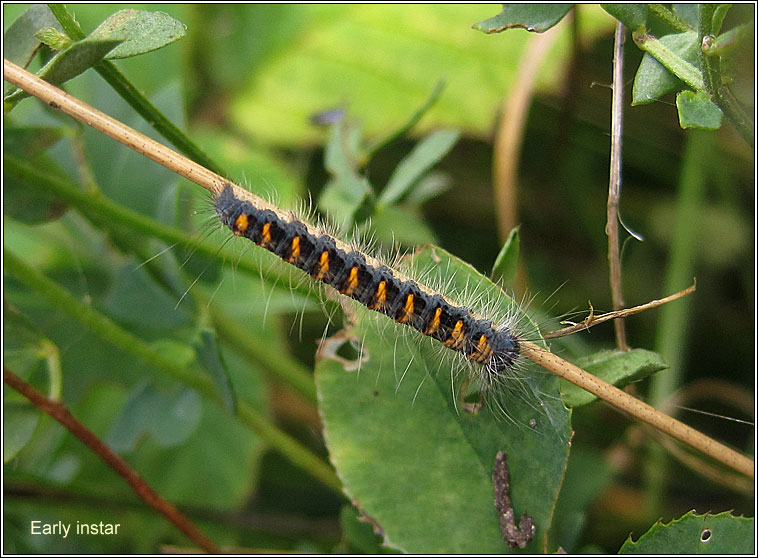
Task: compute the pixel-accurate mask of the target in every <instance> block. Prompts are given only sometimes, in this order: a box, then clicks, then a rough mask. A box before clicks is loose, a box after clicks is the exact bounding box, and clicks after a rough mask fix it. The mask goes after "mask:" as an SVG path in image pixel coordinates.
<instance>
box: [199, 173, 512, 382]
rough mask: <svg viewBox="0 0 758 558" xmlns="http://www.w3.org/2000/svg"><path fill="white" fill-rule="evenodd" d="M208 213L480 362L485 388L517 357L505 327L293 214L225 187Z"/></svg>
mask: <svg viewBox="0 0 758 558" xmlns="http://www.w3.org/2000/svg"><path fill="white" fill-rule="evenodd" d="M256 205H261V207H256ZM214 209H215V211H216V213H217V215H218V217H219V219H220V220H221V223H222V224H223V225H224V226H226V227H227V228H229V229H230V230H231V231H232V232H233V233H234V235H236V236H239V237H244V238H247V239H248V240H251V241H252V242H254V243H255V244H256V245H258V246H260V247H262V248H265V249H267V250H269V251H270V252H272V253H274V254H275V255H277V256H278V257H279V258H281V259H282V260H283V261H285V262H287V263H289V264H291V265H293V266H295V267H297V268H298V269H300V270H302V271H303V272H305V273H307V274H308V275H310V276H311V277H313V278H314V279H315V280H317V281H319V282H321V283H323V284H325V285H328V286H330V287H332V288H334V289H335V290H336V291H337V292H339V293H340V294H342V295H344V296H346V297H349V298H351V299H353V300H356V301H357V302H359V303H360V304H362V305H364V306H366V307H367V308H369V309H370V310H374V311H376V312H379V313H381V314H383V315H385V316H388V317H389V318H391V319H393V320H394V321H396V322H398V323H401V324H405V325H407V326H409V327H411V328H413V329H415V330H417V331H419V332H420V333H422V334H423V335H426V336H429V337H431V338H433V339H435V340H437V341H439V342H440V343H441V344H442V346H444V347H447V348H448V349H451V350H453V351H457V352H459V353H461V354H462V355H464V356H465V357H466V358H467V359H468V360H469V361H472V362H475V363H478V364H481V365H482V368H483V371H484V374H483V379H484V382H485V385H488V386H493V385H496V384H497V383H499V382H498V380H499V379H500V378H501V377H502V374H503V372H504V371H505V370H507V369H509V368H510V367H512V366H513V365H514V363H515V362H516V360H517V359H518V356H519V342H518V338H517V336H516V335H515V334H514V332H513V331H512V330H511V329H510V328H508V327H498V326H496V325H495V324H493V323H492V321H490V320H487V319H485V318H481V317H479V316H476V315H475V314H474V313H473V312H472V311H471V309H469V308H467V307H465V306H460V305H458V304H456V303H454V302H452V301H450V300H448V299H447V298H445V297H444V296H443V295H441V294H438V293H433V292H430V290H429V289H428V288H426V287H425V286H424V285H422V284H420V283H419V282H417V281H414V280H413V279H410V278H407V277H405V276H403V275H402V274H401V273H399V272H398V271H396V270H392V269H390V268H389V267H387V266H386V265H384V264H381V263H380V262H378V261H376V260H375V259H373V258H372V257H370V256H366V255H364V254H363V253H361V252H359V251H356V250H353V249H351V248H350V247H349V246H347V245H346V244H344V243H342V242H341V241H339V240H338V239H336V238H334V237H332V236H331V235H328V234H321V233H318V232H315V230H314V229H312V228H311V227H310V226H309V225H307V224H306V223H304V222H303V221H300V220H299V219H297V218H296V217H294V216H293V215H289V216H287V215H283V214H280V213H278V212H277V211H275V210H274V209H271V208H268V207H265V206H264V204H254V203H253V202H252V201H249V200H246V199H241V198H238V197H237V196H236V195H235V190H234V188H233V187H232V186H231V185H230V184H226V185H225V186H224V188H223V189H222V191H221V193H219V194H218V195H217V196H216V197H215V200H214Z"/></svg>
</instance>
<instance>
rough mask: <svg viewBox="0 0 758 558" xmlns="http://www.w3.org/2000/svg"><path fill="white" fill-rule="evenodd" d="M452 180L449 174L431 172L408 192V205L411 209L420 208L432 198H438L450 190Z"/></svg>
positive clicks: (406, 199)
mask: <svg viewBox="0 0 758 558" xmlns="http://www.w3.org/2000/svg"><path fill="white" fill-rule="evenodd" d="M450 185H451V180H450V177H449V175H448V174H447V173H444V172H435V171H431V172H430V173H428V174H427V175H426V176H424V177H423V178H422V179H421V180H419V181H418V183H417V184H416V186H415V187H414V188H413V189H412V190H411V191H410V192H408V195H407V196H406V198H405V201H406V203H407V204H408V205H409V206H411V207H420V206H421V205H423V204H424V203H426V202H427V201H429V200H430V199H432V198H436V197H437V196H439V195H440V194H442V193H443V192H446V191H447V190H448V189H450Z"/></svg>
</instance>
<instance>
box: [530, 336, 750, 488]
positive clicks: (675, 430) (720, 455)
mask: <svg viewBox="0 0 758 558" xmlns="http://www.w3.org/2000/svg"><path fill="white" fill-rule="evenodd" d="M520 346H521V354H522V355H524V356H525V357H526V358H528V359H529V360H531V361H532V362H534V363H535V364H538V365H539V366H541V367H543V368H544V369H545V370H548V371H550V372H552V373H553V374H555V375H556V376H559V377H561V378H563V379H564V380H567V381H569V382H571V383H572V384H574V385H577V386H579V387H580V388H582V389H584V390H586V391H589V392H590V393H592V394H594V395H596V396H598V397H599V398H600V399H602V400H603V401H605V402H606V403H608V404H609V405H612V406H613V407H615V408H616V409H618V410H620V411H623V412H625V413H628V414H630V415H631V416H633V417H634V418H636V419H638V420H640V421H642V422H644V423H646V424H649V425H651V426H653V427H654V428H655V429H656V430H659V431H660V432H663V433H665V434H668V435H669V436H671V437H673V438H675V439H677V440H679V441H680V442H684V443H685V444H687V445H689V446H690V447H692V448H695V449H696V450H698V451H700V452H702V453H704V454H706V455H708V456H710V457H712V458H713V459H716V460H717V461H719V462H721V463H723V464H724V465H727V466H728V467H731V468H732V469H734V470H735V471H739V472H741V473H742V474H743V475H746V476H748V477H750V478H754V475H755V472H754V463H753V460H752V459H750V458H748V457H745V456H744V455H742V454H741V453H738V452H736V451H734V450H733V449H731V448H728V447H726V446H725V445H723V444H721V443H719V442H717V441H716V440H714V439H712V438H709V437H708V436H706V435H704V434H702V433H700V432H698V431H697V430H695V429H693V428H690V427H689V426H687V425H686V424H684V423H681V422H679V421H678V420H676V419H674V418H672V417H670V416H668V415H666V414H664V413H661V412H660V411H657V410H656V409H654V408H653V407H651V406H650V405H648V404H647V403H644V402H643V401H640V400H639V399H636V398H634V397H632V396H631V395H629V394H628V393H626V392H625V391H622V390H620V389H619V388H617V387H615V386H613V385H611V384H609V383H607V382H605V381H603V380H601V379H600V378H597V377H595V376H593V375H592V374H590V373H589V372H586V371H585V370H582V369H581V368H579V367H578V366H576V365H574V364H571V363H570V362H567V361H565V360H563V359H562V358H561V357H559V356H556V355H554V354H553V353H551V352H550V351H548V350H546V349H543V348H542V347H540V346H539V345H535V344H534V343H531V342H529V341H522V342H521V343H520Z"/></svg>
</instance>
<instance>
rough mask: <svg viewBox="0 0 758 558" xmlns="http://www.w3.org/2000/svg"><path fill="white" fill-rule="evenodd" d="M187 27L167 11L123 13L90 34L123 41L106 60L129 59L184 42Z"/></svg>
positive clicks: (113, 16) (119, 13)
mask: <svg viewBox="0 0 758 558" xmlns="http://www.w3.org/2000/svg"><path fill="white" fill-rule="evenodd" d="M186 32H187V26H186V25H184V24H183V23H182V22H180V21H177V20H175V19H174V18H173V17H171V16H169V15H168V14H164V13H163V12H146V11H142V10H120V11H118V12H116V13H115V14H113V15H112V16H110V17H109V18H108V19H106V20H105V21H104V22H103V23H101V24H100V25H99V26H98V28H97V29H95V30H94V31H93V32H92V33H90V35H89V38H90V39H99V40H119V39H120V40H123V42H122V43H121V44H119V45H118V46H117V47H116V48H114V49H113V50H111V51H110V52H109V53H108V55H107V56H106V57H105V58H106V59H108V60H115V59H118V58H129V57H131V56H138V55H140V54H145V53H146V52H152V51H154V50H157V49H159V48H161V47H164V46H166V45H168V44H171V43H173V42H175V41H178V40H179V39H181V38H182V37H183V36H184V35H185V33H186Z"/></svg>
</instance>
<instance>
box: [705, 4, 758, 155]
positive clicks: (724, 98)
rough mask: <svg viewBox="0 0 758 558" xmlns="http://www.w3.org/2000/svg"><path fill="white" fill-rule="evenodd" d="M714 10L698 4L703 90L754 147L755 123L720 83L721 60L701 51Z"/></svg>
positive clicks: (710, 5) (708, 34)
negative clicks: (704, 89)
mask: <svg viewBox="0 0 758 558" xmlns="http://www.w3.org/2000/svg"><path fill="white" fill-rule="evenodd" d="M715 10H716V6H715V5H714V4H698V30H697V38H698V44H699V45H700V49H699V52H700V64H701V66H702V68H703V77H704V80H705V88H706V90H707V91H708V93H709V94H710V95H711V98H712V99H713V101H714V102H715V103H716V104H717V105H718V106H719V107H720V108H721V110H722V111H724V114H725V115H726V117H727V118H728V119H729V120H730V121H731V122H732V124H733V125H734V127H735V129H736V130H737V132H738V133H739V134H740V136H742V138H743V139H744V140H745V141H746V142H747V143H748V145H750V147H755V123H754V122H753V121H752V120H751V119H750V115H749V114H748V113H747V112H746V111H745V110H744V109H743V107H742V105H741V104H740V103H739V101H737V99H735V98H734V95H733V94H732V92H731V91H730V90H729V88H728V87H727V86H726V85H724V84H723V83H722V78H721V58H720V57H719V56H708V55H707V54H706V53H705V50H704V49H703V41H704V39H705V38H706V37H710V36H711V34H712V33H713V32H714V30H713V15H714V12H715ZM706 50H707V49H706Z"/></svg>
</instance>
